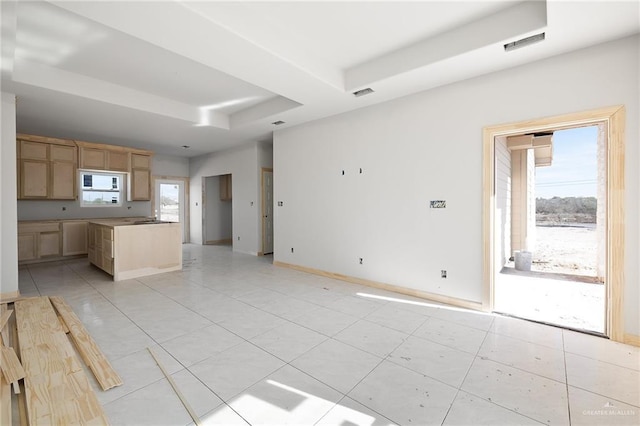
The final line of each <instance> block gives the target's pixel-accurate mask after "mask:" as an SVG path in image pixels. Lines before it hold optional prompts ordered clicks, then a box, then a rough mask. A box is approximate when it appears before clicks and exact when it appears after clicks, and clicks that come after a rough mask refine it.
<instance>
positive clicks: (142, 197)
mask: <svg viewBox="0 0 640 426" xmlns="http://www.w3.org/2000/svg"><path fill="white" fill-rule="evenodd" d="M129 177H130V179H129V201H148V200H150V199H151V156H150V155H145V154H134V153H132V154H131V174H130V176H129Z"/></svg>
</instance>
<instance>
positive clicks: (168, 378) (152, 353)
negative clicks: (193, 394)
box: [147, 348, 202, 426]
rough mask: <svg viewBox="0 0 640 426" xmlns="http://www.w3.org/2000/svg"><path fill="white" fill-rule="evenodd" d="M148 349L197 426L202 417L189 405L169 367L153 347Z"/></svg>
mask: <svg viewBox="0 0 640 426" xmlns="http://www.w3.org/2000/svg"><path fill="white" fill-rule="evenodd" d="M147 350H148V351H149V353H150V354H151V356H152V357H153V359H154V361H155V362H156V364H158V367H160V370H162V374H164V377H166V378H167V380H168V381H169V384H170V385H171V387H172V388H173V390H174V392H175V393H176V395H177V396H178V398H180V402H182V405H183V406H184V408H185V409H186V410H187V412H188V413H189V415H190V416H191V419H193V423H194V424H195V425H196V426H200V425H201V424H202V423H201V422H200V419H199V418H198V415H197V414H196V412H195V411H193V408H191V405H189V402H187V399H186V398H185V397H184V395H183V394H182V392H180V389H179V388H178V385H176V382H175V381H174V380H173V377H171V375H170V374H169V372H168V371H167V369H166V368H164V365H162V363H161V362H160V360H159V359H158V357H157V356H156V354H155V353H154V352H153V351H152V350H151V348H147Z"/></svg>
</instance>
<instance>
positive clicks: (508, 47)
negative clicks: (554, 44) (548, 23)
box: [504, 33, 544, 52]
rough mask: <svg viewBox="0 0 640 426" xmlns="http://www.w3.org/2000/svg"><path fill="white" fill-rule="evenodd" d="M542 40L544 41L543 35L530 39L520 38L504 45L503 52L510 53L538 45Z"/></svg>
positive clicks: (533, 36)
mask: <svg viewBox="0 0 640 426" xmlns="http://www.w3.org/2000/svg"><path fill="white" fill-rule="evenodd" d="M542 40H544V33H540V34H536V35H532V36H531V37H525V38H521V39H520V40H516V41H512V42H511V43H507V44H505V45H504V51H505V52H511V51H512V50H516V49H519V48H521V47H525V46H529V45H530V44H534V43H538V42H540V41H542Z"/></svg>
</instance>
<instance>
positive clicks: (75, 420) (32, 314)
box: [0, 297, 122, 425]
mask: <svg viewBox="0 0 640 426" xmlns="http://www.w3.org/2000/svg"><path fill="white" fill-rule="evenodd" d="M52 302H53V305H52ZM54 306H55V308H56V309H57V311H58V312H57V313H56V310H55V309H54ZM13 309H14V311H15V320H14V321H11V323H12V324H13V331H14V332H15V333H13V334H15V335H14V336H11V330H12V327H11V325H10V326H8V327H5V325H6V324H7V322H9V319H10V317H11V314H12V312H13V311H11V310H9V309H8V308H7V304H0V321H1V322H0V324H1V325H2V329H3V332H2V333H0V334H1V335H2V342H3V345H2V348H1V352H0V356H1V362H2V364H1V371H2V380H1V382H0V394H1V401H2V402H1V404H2V405H1V406H0V424H2V425H5V424H7V425H10V424H12V421H11V399H10V398H11V395H10V390H11V384H13V388H14V392H15V393H16V394H18V409H19V413H20V422H21V424H31V425H38V424H47V425H49V424H64V425H66V424H96V425H100V424H104V425H106V424H108V420H107V417H106V415H105V413H104V410H103V409H102V406H101V405H100V403H99V402H98V399H97V397H96V394H95V392H94V391H93V389H92V387H91V383H90V382H89V378H88V377H87V375H86V373H85V369H84V367H83V366H82V364H81V361H80V360H79V358H78V355H77V353H76V351H75V350H74V346H76V348H77V350H78V353H79V354H80V356H81V358H82V360H83V361H84V362H85V363H86V365H87V366H88V367H89V369H90V370H91V371H92V372H93V373H94V375H95V376H96V379H97V381H98V383H99V384H100V386H101V387H102V388H103V389H104V390H106V389H109V388H112V387H114V386H118V385H121V384H122V380H121V379H120V377H119V376H118V375H117V373H116V372H115V371H114V370H113V368H112V367H111V365H110V364H109V362H108V361H107V359H106V358H105V357H104V355H103V354H102V352H101V351H100V349H99V348H98V346H97V345H96V343H95V341H94V340H93V339H92V338H91V336H90V335H89V333H88V332H87V330H86V329H85V328H84V326H83V325H82V323H81V322H80V320H79V319H78V317H77V316H76V315H75V313H74V312H73V310H72V309H71V308H70V307H69V306H68V305H67V304H66V302H65V301H64V300H63V299H62V298H59V297H55V298H54V297H52V298H51V300H50V299H49V298H48V297H33V298H25V299H19V300H16V301H15V302H14V303H13ZM7 328H8V329H9V333H5V329H7ZM66 333H69V336H67V334H66ZM12 337H13V338H12ZM9 341H11V342H12V343H14V346H15V348H16V350H14V349H13V348H12V347H10V346H9V345H8V342H9ZM72 342H73V344H72ZM20 383H22V385H21V384H20ZM7 401H8V402H7Z"/></svg>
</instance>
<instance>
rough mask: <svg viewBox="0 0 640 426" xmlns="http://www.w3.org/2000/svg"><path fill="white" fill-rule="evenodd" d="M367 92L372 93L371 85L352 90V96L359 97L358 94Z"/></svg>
mask: <svg viewBox="0 0 640 426" xmlns="http://www.w3.org/2000/svg"><path fill="white" fill-rule="evenodd" d="M369 93H373V89H372V88H371V87H367V88H366V89H362V90H356V91H355V92H353V96H355V97H356V98H359V97H360V96H364V95H368V94H369Z"/></svg>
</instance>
